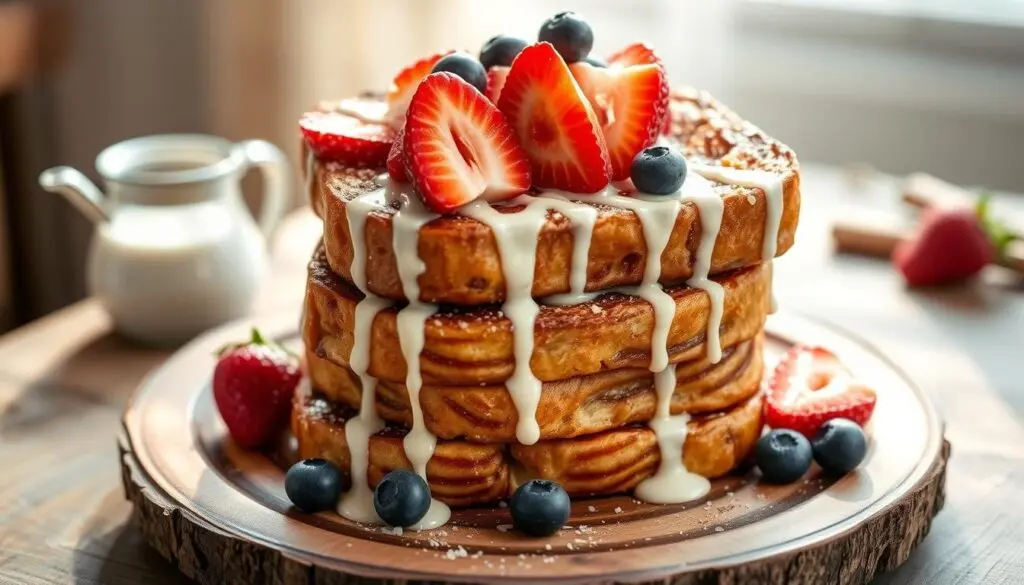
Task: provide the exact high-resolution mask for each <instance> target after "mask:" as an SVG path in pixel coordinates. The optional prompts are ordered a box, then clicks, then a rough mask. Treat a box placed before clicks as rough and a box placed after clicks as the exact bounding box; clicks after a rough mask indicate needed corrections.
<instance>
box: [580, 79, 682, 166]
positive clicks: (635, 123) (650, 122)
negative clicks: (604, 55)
mask: <svg viewBox="0 0 1024 585" xmlns="http://www.w3.org/2000/svg"><path fill="white" fill-rule="evenodd" d="M571 70H572V73H573V76H574V77H575V78H576V81H577V82H578V83H579V85H580V87H581V88H582V90H583V93H584V94H586V96H587V99H588V100H589V101H590V105H591V106H592V107H593V108H594V112H595V113H596V114H597V119H598V122H599V123H600V125H601V131H602V132H603V133H604V141H605V144H607V146H608V157H609V160H610V161H611V167H612V180H613V181H621V180H624V179H626V178H628V177H629V172H630V165H632V163H633V158H635V157H636V155H637V153H639V152H640V151H641V150H643V149H645V148H647V147H648V146H651V145H652V144H654V143H655V142H656V141H657V140H658V135H659V134H661V131H662V128H663V127H664V123H665V118H666V117H667V115H668V103H669V87H668V78H667V76H666V75H665V69H664V68H663V67H662V66H661V64H660V63H645V64H635V65H628V66H609V67H608V68H600V67H594V66H592V65H590V64H589V63H584V62H580V63H573V65H572V67H571Z"/></svg>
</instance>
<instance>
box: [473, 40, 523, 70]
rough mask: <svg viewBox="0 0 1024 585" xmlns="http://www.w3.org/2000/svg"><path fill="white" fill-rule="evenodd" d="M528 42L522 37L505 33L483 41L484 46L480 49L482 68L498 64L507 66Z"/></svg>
mask: <svg viewBox="0 0 1024 585" xmlns="http://www.w3.org/2000/svg"><path fill="white" fill-rule="evenodd" d="M528 44H529V43H527V42H526V41H524V40H523V39H517V38H516V37H509V36H506V35H498V36H496V37H491V39H490V40H489V41H487V42H486V43H484V47H483V48H482V49H480V64H481V65H483V66H484V69H490V68H491V67H495V66H498V65H502V66H505V67H508V66H509V65H511V64H512V60H513V59H515V58H516V55H518V54H519V53H520V52H521V51H522V50H523V49H525V48H526V46H527V45H528Z"/></svg>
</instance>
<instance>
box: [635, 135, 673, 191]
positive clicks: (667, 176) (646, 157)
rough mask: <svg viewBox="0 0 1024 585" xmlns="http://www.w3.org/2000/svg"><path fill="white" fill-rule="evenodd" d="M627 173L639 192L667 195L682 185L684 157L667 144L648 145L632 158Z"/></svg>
mask: <svg viewBox="0 0 1024 585" xmlns="http://www.w3.org/2000/svg"><path fill="white" fill-rule="evenodd" d="M629 175H630V177H631V178H632V179H633V185H635V186H636V188H637V190H638V191H640V192H641V193H651V194H654V195H668V194H670V193H675V192H676V191H678V190H679V188H680V187H682V186H683V181H684V180H686V159H684V158H683V155H681V154H679V152H678V151H676V150H673V149H671V148H669V147H667V146H648V147H647V148H645V149H643V150H641V151H640V152H639V153H638V154H637V155H636V158H634V159H633V165H632V166H631V167H630V171H629Z"/></svg>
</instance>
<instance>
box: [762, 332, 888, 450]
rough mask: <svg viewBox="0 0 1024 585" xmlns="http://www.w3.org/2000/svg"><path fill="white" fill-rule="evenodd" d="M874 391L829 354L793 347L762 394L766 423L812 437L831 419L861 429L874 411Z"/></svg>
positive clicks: (813, 349)
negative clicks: (850, 421)
mask: <svg viewBox="0 0 1024 585" xmlns="http://www.w3.org/2000/svg"><path fill="white" fill-rule="evenodd" d="M876 399H877V397H876V395H875V391H874V390H872V389H871V388H868V387H867V386H865V385H864V384H862V383H860V382H858V381H857V380H855V379H854V378H853V377H852V376H851V375H850V373H849V371H847V370H846V368H845V367H843V365H842V364H841V363H840V362H839V359H838V358H837V357H836V356H835V354H833V353H832V352H830V351H828V350H827V349H824V348H821V347H807V346H800V345H798V346H794V347H793V348H791V349H790V350H789V351H788V352H787V353H786V354H785V355H784V356H783V357H782V359H781V360H780V361H779V364H778V365H777V366H776V367H775V371H774V372H772V376H771V378H770V379H769V381H768V389H767V391H766V393H765V407H764V417H765V423H766V424H768V425H769V426H771V427H772V428H781V429H792V430H794V431H796V432H798V433H801V434H803V435H805V436H807V437H813V436H814V434H815V433H816V432H817V431H818V428H819V427H821V425H822V424H823V423H824V422H825V421H828V420H831V419H834V418H848V419H850V420H852V421H853V422H855V423H857V424H858V425H861V426H864V425H865V424H866V423H867V422H868V420H869V419H870V418H871V415H872V413H873V412H874V410H875V402H876Z"/></svg>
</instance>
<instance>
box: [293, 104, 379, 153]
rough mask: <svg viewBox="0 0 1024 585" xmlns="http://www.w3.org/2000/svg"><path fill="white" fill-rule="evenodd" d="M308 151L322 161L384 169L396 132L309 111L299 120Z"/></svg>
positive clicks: (377, 125)
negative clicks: (382, 167)
mask: <svg viewBox="0 0 1024 585" xmlns="http://www.w3.org/2000/svg"><path fill="white" fill-rule="evenodd" d="M299 128H300V129H301V130H302V135H303V137H304V138H305V140H306V144H308V145H309V148H310V150H312V151H313V153H314V154H315V155H316V156H317V158H319V159H320V160H324V161H337V162H341V163H345V164H349V165H352V166H358V167H381V166H384V163H385V161H386V160H387V157H388V151H389V150H390V149H391V143H392V142H394V139H395V131H394V130H393V129H392V128H391V127H390V126H386V125H384V124H368V123H366V122H363V121H361V120H359V119H357V118H353V117H352V116H347V115H345V114H340V113H337V112H310V113H308V114H306V115H305V116H303V117H302V118H301V119H300V120H299Z"/></svg>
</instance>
